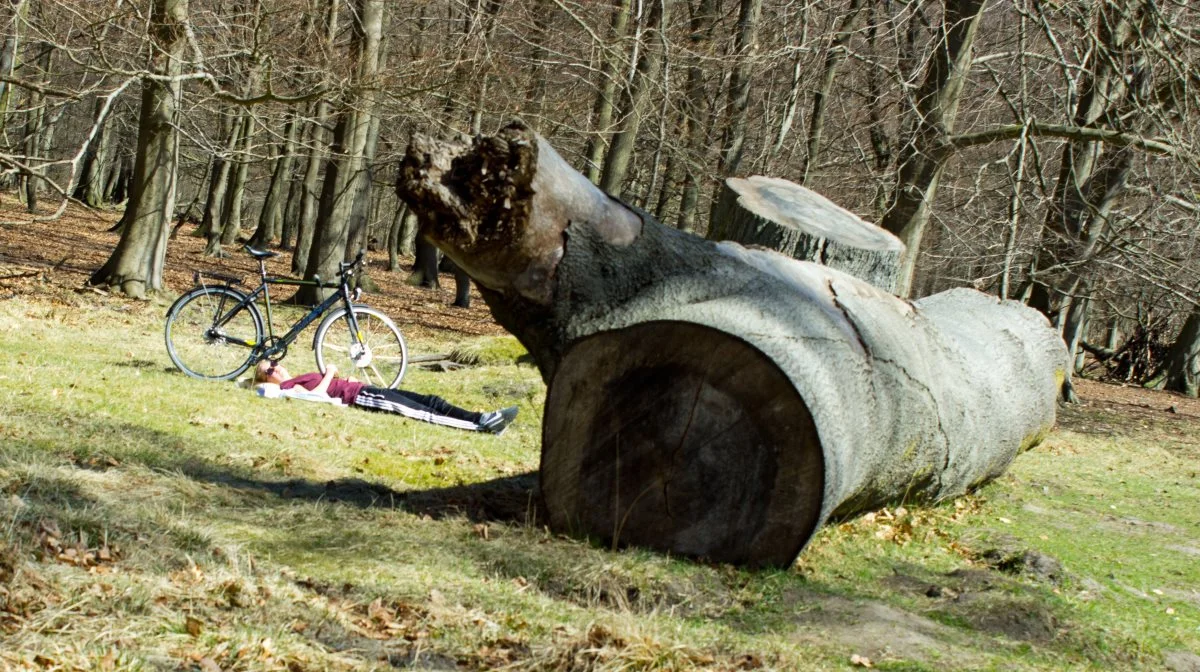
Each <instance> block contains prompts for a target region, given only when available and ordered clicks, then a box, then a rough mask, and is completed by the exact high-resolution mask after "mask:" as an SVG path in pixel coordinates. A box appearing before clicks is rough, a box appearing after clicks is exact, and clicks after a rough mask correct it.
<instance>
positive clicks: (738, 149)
mask: <svg viewBox="0 0 1200 672" xmlns="http://www.w3.org/2000/svg"><path fill="white" fill-rule="evenodd" d="M761 13H762V0H741V5H740V7H739V9H738V25H737V36H736V37H735V44H734V58H735V59H736V60H735V63H734V66H733V72H732V73H730V76H729V108H728V116H727V126H726V127H725V136H724V141H723V142H722V143H721V159H720V162H719V165H718V168H717V169H718V172H720V174H721V175H723V176H728V175H736V174H737V172H738V168H740V167H741V165H742V148H743V147H745V144H746V110H747V109H748V108H749V107H750V72H751V65H752V64H751V60H752V59H753V56H754V52H755V50H756V48H757V47H756V44H755V43H756V41H757V40H758V17H759V15H760V14H761Z"/></svg>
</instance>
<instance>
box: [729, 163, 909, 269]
mask: <svg viewBox="0 0 1200 672" xmlns="http://www.w3.org/2000/svg"><path fill="white" fill-rule="evenodd" d="M725 182H726V184H727V185H728V186H729V188H730V189H732V190H733V191H734V192H735V193H736V194H737V195H738V197H739V200H740V202H741V203H740V205H741V206H742V207H743V208H745V209H746V210H749V211H750V212H752V213H754V214H756V215H758V216H759V217H762V218H764V219H768V220H770V221H772V222H776V223H778V224H781V225H784V226H788V227H791V228H794V229H799V230H801V231H805V232H806V233H808V234H809V235H811V236H814V237H819V238H823V239H825V240H829V241H836V242H838V243H840V244H842V245H846V246H848V247H854V248H857V249H860V250H877V251H886V252H894V253H896V254H901V253H903V252H904V243H903V242H901V241H900V239H899V238H897V237H896V236H894V235H893V234H891V233H889V232H888V231H886V230H885V229H882V228H880V227H878V226H875V225H874V224H871V223H869V222H867V221H864V220H863V219H862V218H860V217H859V216H858V215H856V214H854V213H853V212H850V211H849V210H847V209H845V208H843V207H841V206H840V205H837V204H836V203H834V202H833V201H831V200H829V199H828V198H825V197H824V196H822V195H821V194H818V193H817V192H815V191H813V190H812V189H808V188H806V187H802V186H800V185H799V184H796V183H794V182H789V181H787V180H782V179H779V178H775V177H764V176H761V175H754V176H752V177H750V178H747V179H743V178H739V177H731V178H729V179H727V180H726V181H725Z"/></svg>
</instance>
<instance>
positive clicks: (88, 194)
mask: <svg viewBox="0 0 1200 672" xmlns="http://www.w3.org/2000/svg"><path fill="white" fill-rule="evenodd" d="M104 102H105V101H104V97H103V96H100V97H98V98H97V99H96V102H95V109H94V112H93V114H92V117H93V120H94V121H93V122H92V123H93V124H97V123H98V124H100V128H99V130H98V131H97V132H96V138H95V140H93V141H92V143H91V144H90V145H88V148H87V152H85V153H84V155H83V166H82V167H81V168H80V171H79V181H78V182H77V183H76V184H75V190H74V193H73V194H72V198H74V199H75V200H77V201H81V202H83V203H84V204H85V205H87V206H88V207H89V208H99V207H100V206H102V205H104V176H105V175H106V174H107V171H106V168H107V164H108V149H109V142H108V127H109V120H108V119H107V118H105V119H100V118H99V117H100V114H101V113H102V112H103V111H104Z"/></svg>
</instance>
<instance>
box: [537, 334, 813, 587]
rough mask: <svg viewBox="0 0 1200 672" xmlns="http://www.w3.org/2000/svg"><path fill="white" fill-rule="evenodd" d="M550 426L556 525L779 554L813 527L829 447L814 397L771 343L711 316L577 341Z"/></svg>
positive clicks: (618, 539)
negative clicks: (739, 333)
mask: <svg viewBox="0 0 1200 672" xmlns="http://www.w3.org/2000/svg"><path fill="white" fill-rule="evenodd" d="M542 438H543V440H542V462H541V491H542V496H543V498H544V503H545V505H546V511H547V513H548V515H549V517H550V523H551V526H552V527H554V528H555V529H559V530H564V531H571V532H584V533H587V534H590V535H592V536H594V537H598V538H600V539H603V540H605V541H606V542H608V543H612V544H613V545H614V546H616V545H622V546H623V545H626V544H633V545H638V546H648V547H651V548H656V549H660V550H665V551H671V552H675V553H681V554H684V555H689V556H693V557H701V558H706V559H709V560H714V561H718V562H731V563H739V564H741V563H751V564H755V565H774V566H787V565H789V564H790V563H791V562H792V561H793V559H794V558H795V557H796V555H797V554H798V553H799V552H800V549H801V548H802V547H803V546H804V544H805V543H806V542H807V541H808V539H809V537H810V536H812V534H813V533H814V532H815V531H816V526H817V522H818V519H819V516H820V511H821V501H822V496H823V493H824V457H823V454H822V450H821V444H820V441H819V439H818V436H817V431H816V427H815V425H814V423H813V420H812V416H811V414H810V413H809V411H808V407H807V406H806V404H805V403H804V400H803V399H802V398H801V397H800V395H799V393H798V392H797V391H796V389H795V387H794V386H793V385H792V384H791V382H790V381H789V380H788V378H787V376H786V375H784V373H783V372H782V371H781V370H780V369H779V367H778V366H776V364H775V363H774V362H773V361H771V360H770V359H769V358H768V357H767V356H766V355H764V354H763V353H762V352H761V351H759V350H758V349H756V348H754V347H753V346H751V345H750V344H748V343H746V342H745V341H743V340H741V339H739V338H737V337H734V336H731V335H730V334H728V333H725V332H722V331H718V330H716V329H713V328H711V327H706V326H702V325H698V324H693V323H687V322H675V321H655V322H647V323H641V324H637V325H634V326H631V327H626V328H622V329H616V330H612V331H604V332H600V333H598V334H594V335H591V336H588V337H587V338H584V339H581V340H580V341H577V342H576V343H574V344H572V345H571V346H570V347H569V349H568V350H567V352H566V354H565V355H564V357H563V359H562V362H561V364H560V365H559V367H558V369H557V371H556V373H555V375H554V377H553V379H552V380H551V382H550V386H549V390H548V392H547V397H546V408H545V420H544V422H543V437H542Z"/></svg>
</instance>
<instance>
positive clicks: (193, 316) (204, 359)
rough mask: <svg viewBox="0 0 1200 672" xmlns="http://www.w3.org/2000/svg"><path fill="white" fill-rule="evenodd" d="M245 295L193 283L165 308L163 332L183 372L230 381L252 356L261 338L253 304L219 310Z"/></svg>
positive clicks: (258, 315) (259, 319)
mask: <svg viewBox="0 0 1200 672" xmlns="http://www.w3.org/2000/svg"><path fill="white" fill-rule="evenodd" d="M245 299H246V295H245V294H243V293H241V292H239V291H237V290H235V289H231V288H229V287H197V288H196V289H193V290H191V291H189V292H187V293H186V294H184V295H183V296H180V297H179V298H178V299H177V300H176V301H175V303H173V304H172V305H171V308H170V310H168V311H167V323H166V327H165V329H164V333H163V335H164V337H165V339H166V343H167V355H168V356H169V357H170V358H171V362H172V363H173V364H174V365H175V366H176V367H178V368H179V370H180V371H183V372H184V373H186V374H187V375H189V376H191V377H193V378H202V379H205V380H230V379H233V378H236V377H237V376H239V375H241V373H242V372H244V371H245V370H246V369H248V368H250V365H251V364H253V363H254V361H255V359H256V356H255V355H256V353H257V346H259V345H261V344H262V341H263V319H262V314H261V313H260V312H259V311H258V307H257V306H255V305H254V304H253V303H247V304H246V305H244V306H242V307H240V308H238V309H237V311H236V312H234V313H232V314H229V315H228V316H227V318H228V319H226V320H225V321H224V323H223V324H221V325H217V324H216V321H217V319H218V318H220V317H222V314H223V313H226V312H227V311H229V310H231V309H232V308H233V307H234V306H236V305H238V303H240V302H242V301H244V300H245Z"/></svg>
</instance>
